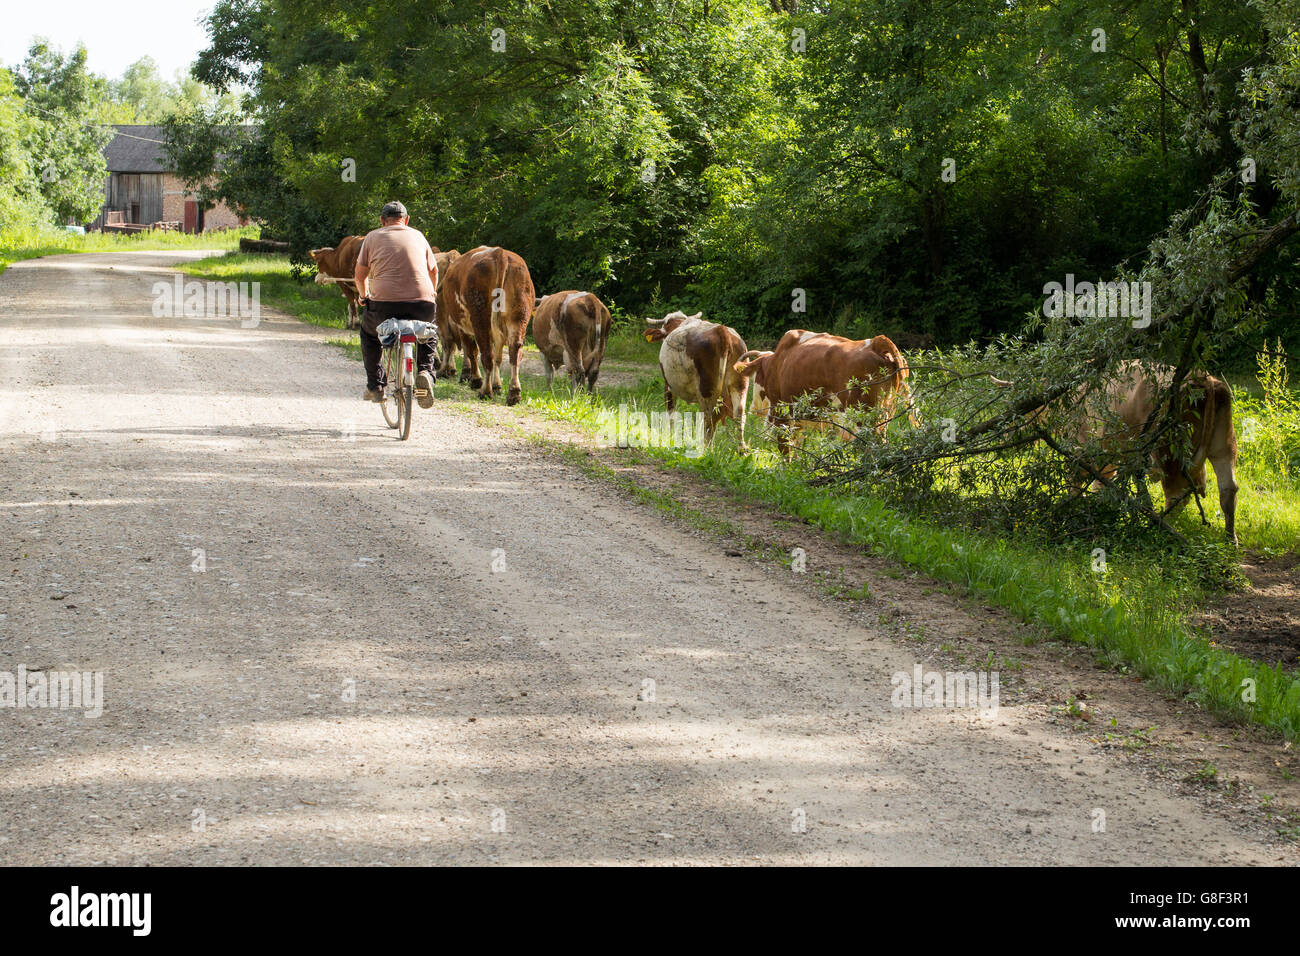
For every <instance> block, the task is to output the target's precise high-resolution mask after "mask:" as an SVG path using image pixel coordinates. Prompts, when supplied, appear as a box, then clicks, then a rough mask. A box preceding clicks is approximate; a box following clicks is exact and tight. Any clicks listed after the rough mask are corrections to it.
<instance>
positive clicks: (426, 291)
mask: <svg viewBox="0 0 1300 956" xmlns="http://www.w3.org/2000/svg"><path fill="white" fill-rule="evenodd" d="M357 265H359V266H369V267H370V275H369V276H368V277H367V278H368V279H369V281H370V297H371V298H372V299H377V300H379V301H380V302H432V301H434V289H433V283H432V282H431V281H429V273H430V272H431V271H434V270H436V269H437V268H438V265H437V263H436V262H435V261H434V258H433V250H432V249H430V248H429V240H427V239H425V238H424V233H422V232H420V230H418V229H412V228H411V227H410V226H406V225H403V224H402V223H400V222H395V223H393V224H392V225H391V226H380V227H379V228H378V229H373V230H371V231H370V232H368V233H366V238H365V239H363V240H362V242H361V252H360V253H359V254H358V255H357Z"/></svg>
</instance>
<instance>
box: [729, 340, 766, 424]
mask: <svg viewBox="0 0 1300 956" xmlns="http://www.w3.org/2000/svg"><path fill="white" fill-rule="evenodd" d="M771 358H772V353H771V352H762V351H759V350H758V349H750V350H749V351H748V352H746V353H745V354H744V355H742V356H741V357H740V359H739V360H738V361H737V362H736V364H735V365H733V366H732V368H733V369H735V371H736V374H737V375H741V376H743V377H744V378H752V379H753V380H754V388H753V393H754V400H753V403H752V404H751V405H750V406H749V413H750V414H751V415H766V414H767V412H768V409H769V408H770V407H771V402H769V401H768V399H767V391H766V389H764V387H763V382H764V379H765V374H764V373H765V372H766V371H767V363H768V362H769V361H770V360H771Z"/></svg>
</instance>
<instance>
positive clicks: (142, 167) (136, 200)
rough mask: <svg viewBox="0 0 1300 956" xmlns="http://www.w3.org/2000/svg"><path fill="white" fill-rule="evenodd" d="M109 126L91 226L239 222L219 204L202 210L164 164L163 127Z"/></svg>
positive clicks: (226, 225)
mask: <svg viewBox="0 0 1300 956" xmlns="http://www.w3.org/2000/svg"><path fill="white" fill-rule="evenodd" d="M113 129H114V131H115V135H114V136H113V138H112V139H111V140H110V141H109V143H108V145H107V146H105V147H104V158H105V160H106V161H107V163H108V182H107V183H106V184H105V186H104V208H103V210H102V211H101V212H100V214H99V217H98V218H97V219H96V220H95V221H94V222H93V223H91V225H90V228H91V229H104V230H109V231H118V232H136V231H139V230H141V229H179V230H183V231H185V232H206V231H207V230H210V229H231V228H234V227H235V226H240V225H243V223H244V220H242V219H241V218H240V217H239V216H238V215H236V214H235V213H234V212H232V211H231V210H230V209H228V208H227V207H226V206H225V205H224V204H219V205H217V206H216V207H215V208H212V209H206V210H205V209H203V208H202V207H201V205H200V204H199V202H198V198H197V196H195V195H194V194H193V193H192V192H191V191H190V190H188V189H186V188H185V183H184V182H182V181H181V180H180V178H179V177H177V176H176V173H175V170H172V169H170V168H168V163H167V154H166V152H165V151H164V150H163V145H164V143H165V141H166V134H165V131H164V129H163V127H161V126H140V125H117V126H114V127H113Z"/></svg>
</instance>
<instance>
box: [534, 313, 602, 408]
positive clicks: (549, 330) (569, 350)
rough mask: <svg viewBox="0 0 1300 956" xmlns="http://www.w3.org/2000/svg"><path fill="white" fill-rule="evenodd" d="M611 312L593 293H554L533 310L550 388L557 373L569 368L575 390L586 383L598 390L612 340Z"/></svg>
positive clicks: (591, 388)
mask: <svg viewBox="0 0 1300 956" xmlns="http://www.w3.org/2000/svg"><path fill="white" fill-rule="evenodd" d="M611 322H612V320H611V319H610V315H609V309H608V308H606V307H605V303H604V302H601V301H600V299H598V298H596V296H595V295H594V294H592V293H590V292H575V291H573V290H567V291H565V292H552V293H551V294H550V295H548V296H544V297H543V298H540V299H538V300H537V302H536V308H535V309H534V310H533V341H534V342H536V343H537V349H538V351H539V352H541V353H542V364H543V365H545V366H546V384H547V385H548V386H549V385H550V384H551V380H552V378H553V377H554V375H555V370H556V369H557V368H560V367H562V366H567V367H568V370H569V378H570V379H572V380H573V387H574V388H577V387H578V386H580V385H582V384H583V382H584V381H585V382H586V385H587V391H588V392H594V391H595V390H596V377H597V376H598V375H599V374H600V363H601V360H602V359H604V357H605V343H606V342H607V341H608V340H609V327H610V324H611Z"/></svg>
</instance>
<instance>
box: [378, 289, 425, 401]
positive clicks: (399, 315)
mask: <svg viewBox="0 0 1300 956" xmlns="http://www.w3.org/2000/svg"><path fill="white" fill-rule="evenodd" d="M437 313H438V307H437V305H436V304H435V303H433V302H379V301H377V300H375V299H371V300H370V305H368V306H367V307H366V310H365V311H364V312H362V313H361V358H362V360H363V363H364V364H365V366H366V388H380V387H381V386H385V385H387V384H388V383H387V382H385V381H384V370H383V369H381V368H380V367H379V358H380V355H381V353H382V352H383V347H382V346H380V344H379V336H378V335H376V334H375V329H377V328H379V324H380V323H381V322H383V321H384V320H385V319H415V320H416V321H417V322H432V321H433V320H434V317H435V316H436V315H437ZM433 347H434V343H433V342H417V343H416V347H415V350H416V364H415V367H416V369H417V370H419V371H424V372H432V371H433Z"/></svg>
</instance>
